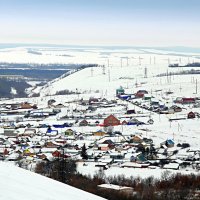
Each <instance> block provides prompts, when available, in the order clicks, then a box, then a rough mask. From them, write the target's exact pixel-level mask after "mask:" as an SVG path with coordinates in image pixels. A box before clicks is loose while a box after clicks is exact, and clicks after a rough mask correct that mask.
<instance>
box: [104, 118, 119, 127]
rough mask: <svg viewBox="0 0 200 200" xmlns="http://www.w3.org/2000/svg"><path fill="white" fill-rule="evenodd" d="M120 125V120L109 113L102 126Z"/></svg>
mask: <svg viewBox="0 0 200 200" xmlns="http://www.w3.org/2000/svg"><path fill="white" fill-rule="evenodd" d="M117 125H120V120H119V119H117V118H116V117H115V116H114V115H109V116H108V117H107V118H105V119H104V126H117Z"/></svg>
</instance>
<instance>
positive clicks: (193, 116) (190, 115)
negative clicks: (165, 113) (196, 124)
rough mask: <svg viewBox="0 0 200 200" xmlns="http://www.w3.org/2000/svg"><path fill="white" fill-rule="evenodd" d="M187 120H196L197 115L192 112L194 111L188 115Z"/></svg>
mask: <svg viewBox="0 0 200 200" xmlns="http://www.w3.org/2000/svg"><path fill="white" fill-rule="evenodd" d="M187 118H188V119H194V118H195V113H194V112H192V111H191V112H189V113H188V115H187Z"/></svg>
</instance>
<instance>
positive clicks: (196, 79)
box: [196, 79, 198, 94]
mask: <svg viewBox="0 0 200 200" xmlns="http://www.w3.org/2000/svg"><path fill="white" fill-rule="evenodd" d="M197 86H198V85H197V79H196V94H197V90H198V87H197Z"/></svg>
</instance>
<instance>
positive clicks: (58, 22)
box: [0, 0, 200, 47]
mask: <svg viewBox="0 0 200 200" xmlns="http://www.w3.org/2000/svg"><path fill="white" fill-rule="evenodd" d="M199 10H200V1H199V0H0V26H1V28H0V43H50V44H66V45H67V44H75V45H123V46H125V45H129V46H172V45H173V46H194V47H200V40H199V36H200V12H199Z"/></svg>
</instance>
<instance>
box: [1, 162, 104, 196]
mask: <svg viewBox="0 0 200 200" xmlns="http://www.w3.org/2000/svg"><path fill="white" fill-rule="evenodd" d="M0 180H1V181H0V188H1V189H0V191H1V192H0V199H1V200H8V199H9V200H11V199H12V200H22V199H28V200H36V199H37V200H58V199H59V200H66V199H70V200H94V199H95V200H103V199H104V198H101V197H98V196H96V195H93V194H90V193H87V192H84V191H82V190H79V189H76V188H74V187H71V186H69V185H66V184H63V183H60V182H58V181H55V180H53V179H50V178H46V177H44V176H41V175H38V174H35V173H33V172H30V171H27V170H24V169H21V168H18V167H15V166H13V165H12V164H9V163H2V162H1V163H0Z"/></svg>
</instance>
